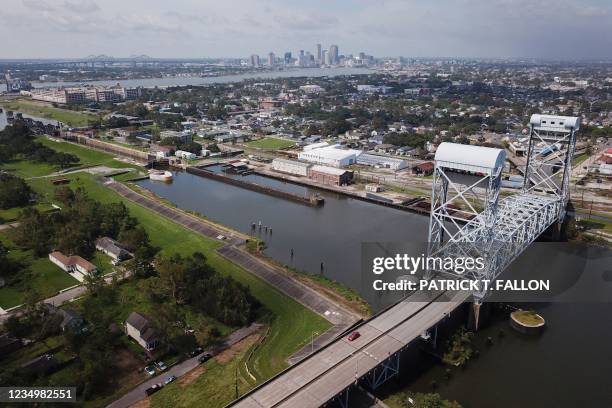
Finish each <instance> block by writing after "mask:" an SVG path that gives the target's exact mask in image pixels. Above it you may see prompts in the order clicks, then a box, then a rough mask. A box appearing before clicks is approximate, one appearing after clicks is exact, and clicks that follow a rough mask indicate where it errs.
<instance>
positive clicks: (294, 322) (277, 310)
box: [29, 173, 330, 405]
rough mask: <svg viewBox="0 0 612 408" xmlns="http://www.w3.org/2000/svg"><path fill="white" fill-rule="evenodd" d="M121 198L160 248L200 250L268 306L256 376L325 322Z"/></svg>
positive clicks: (42, 189) (206, 242) (94, 191)
mask: <svg viewBox="0 0 612 408" xmlns="http://www.w3.org/2000/svg"><path fill="white" fill-rule="evenodd" d="M67 178H69V179H71V183H70V186H71V187H72V188H75V187H83V188H85V189H86V190H87V191H88V193H89V195H90V197H92V198H94V199H96V200H99V201H102V202H111V201H118V200H121V197H120V196H118V195H117V194H115V193H113V192H112V191H110V190H109V189H107V188H105V187H104V186H102V185H100V184H98V183H96V182H95V179H94V177H93V176H91V175H89V174H86V173H78V174H71V175H67ZM29 183H30V185H31V186H32V187H33V188H34V189H35V190H36V191H38V192H39V193H41V194H44V195H46V196H47V197H49V198H50V197H51V195H52V193H53V186H51V185H50V184H49V183H48V182H45V181H44V180H39V179H33V180H30V181H29ZM124 202H125V204H126V205H127V207H128V208H129V209H130V214H131V215H132V216H134V217H136V218H137V219H138V220H139V221H140V223H141V224H142V225H143V226H144V227H145V228H146V229H147V231H148V233H149V236H150V238H151V241H152V244H153V245H155V246H158V247H160V248H161V253H162V254H173V253H180V254H183V255H189V254H191V253H193V252H195V251H201V252H203V253H204V254H206V256H207V257H208V260H209V262H210V264H211V265H212V266H213V267H215V268H216V269H217V270H218V271H220V272H222V273H224V274H227V275H229V276H232V277H234V278H235V279H236V280H238V281H240V282H242V283H243V284H245V285H247V286H248V287H249V288H250V289H251V292H252V293H253V295H254V296H255V297H256V298H257V299H258V300H259V301H260V302H261V303H262V304H263V305H264V306H265V308H266V309H267V310H268V311H269V314H268V315H267V316H265V318H264V319H263V320H266V321H267V322H268V323H269V324H270V331H269V333H268V336H267V337H266V340H265V341H264V342H263V344H262V345H261V346H260V347H259V348H258V349H257V351H256V352H255V353H254V355H253V356H252V358H251V364H250V367H249V369H250V371H251V372H252V373H253V375H255V377H256V378H257V379H258V382H261V381H263V380H265V379H267V378H269V377H271V376H272V375H274V374H276V373H277V372H279V371H280V370H282V369H283V368H285V367H286V366H287V364H286V362H285V360H286V359H287V357H289V356H290V355H291V354H292V353H293V352H295V351H296V350H297V349H299V348H300V347H301V346H303V345H305V344H306V343H307V342H308V341H309V339H310V336H311V333H312V332H313V331H316V332H319V333H322V332H324V331H325V330H326V329H327V328H329V327H330V324H329V322H327V321H326V320H324V319H323V318H322V317H320V316H318V315H316V314H315V313H313V312H312V311H310V310H309V309H307V308H305V307H303V306H302V305H300V304H299V303H297V302H296V301H294V300H293V299H291V298H289V297H288V296H286V295H284V294H282V293H281V292H279V291H277V290H276V289H275V288H273V287H272V286H270V285H268V284H267V283H265V282H263V281H261V280H260V279H258V278H257V277H255V276H253V275H252V274H250V273H248V272H246V271H244V270H243V269H241V268H239V267H238V266H236V265H234V264H233V263H231V262H229V261H227V260H226V259H224V258H223V257H221V256H219V255H218V254H217V253H216V252H214V250H215V249H216V248H218V247H219V246H220V245H222V244H221V243H220V242H218V241H216V240H213V239H209V238H206V237H203V236H201V235H199V234H196V233H194V232H191V231H190V230H187V229H185V228H183V227H182V226H180V225H178V224H175V223H173V222H171V221H170V220H167V219H165V218H161V217H159V216H158V215H157V214H155V213H153V212H151V211H149V210H147V209H145V208H143V207H140V206H138V205H136V204H134V203H132V202H129V201H124ZM228 364H231V363H228ZM230 372H231V369H230ZM233 381H234V378H233V376H232V375H229V376H224V377H222V378H219V379H218V380H217V381H215V382H210V383H206V384H209V386H210V387H219V383H223V384H224V387H226V388H230V387H231V384H232V383H233ZM206 384H205V385H206ZM166 392H168V393H171V392H172V388H171V387H169V388H168V389H167V390H162V391H160V392H159V394H160V397H161V396H164V395H165V393H166ZM215 392H216V389H211V388H203V387H202V386H197V385H195V384H194V385H190V386H187V387H186V388H185V389H183V390H181V392H180V393H181V395H182V396H183V397H185V398H188V399H189V400H190V401H193V403H194V404H195V405H197V404H196V403H195V401H201V400H200V399H199V398H200V397H202V398H205V397H206V396H207V395H210V394H211V393H215ZM183 394H185V395H183ZM232 396H233V395H227V396H225V397H224V398H223V401H224V402H229V401H230V400H231V398H232ZM220 405H223V404H221V403H220Z"/></svg>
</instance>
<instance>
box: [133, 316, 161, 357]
mask: <svg viewBox="0 0 612 408" xmlns="http://www.w3.org/2000/svg"><path fill="white" fill-rule="evenodd" d="M125 331H126V333H127V335H128V336H130V337H131V338H133V339H134V340H136V343H138V344H140V345H141V346H142V347H143V348H144V349H145V350H147V351H153V350H155V348H156V347H157V346H159V344H160V343H161V341H160V337H159V332H158V331H157V330H156V328H155V326H154V325H153V323H152V320H151V319H150V318H149V317H148V316H145V315H144V314H142V313H138V312H132V313H130V315H129V316H128V318H127V320H126V321H125Z"/></svg>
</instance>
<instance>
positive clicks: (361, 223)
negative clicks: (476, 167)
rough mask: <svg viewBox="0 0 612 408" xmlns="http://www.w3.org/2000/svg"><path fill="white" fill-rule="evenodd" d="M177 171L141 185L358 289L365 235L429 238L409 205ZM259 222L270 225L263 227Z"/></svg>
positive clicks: (278, 255) (286, 260) (285, 260)
mask: <svg viewBox="0 0 612 408" xmlns="http://www.w3.org/2000/svg"><path fill="white" fill-rule="evenodd" d="M174 176H175V177H174V180H173V182H172V184H164V183H159V182H155V181H151V180H143V181H140V182H138V184H139V185H140V186H142V187H145V188H147V189H149V190H151V191H153V192H154V193H156V194H157V195H159V196H160V197H163V198H166V199H168V200H170V201H172V202H174V203H176V204H177V205H178V206H179V207H181V208H184V209H187V210H192V211H197V212H199V213H201V214H203V215H205V216H206V217H208V218H210V219H211V220H214V221H217V222H219V223H221V224H224V225H228V226H230V227H232V228H234V229H237V230H239V231H242V232H244V233H247V234H254V235H255V236H257V237H258V238H260V239H262V240H264V241H265V242H266V245H267V249H266V250H265V253H266V254H267V255H269V256H270V257H272V258H274V259H276V260H277V261H278V262H280V263H282V264H285V265H289V266H292V267H294V268H297V269H299V270H302V271H306V272H310V273H321V264H322V265H323V274H324V275H325V276H327V277H328V278H331V279H334V280H337V281H339V282H342V283H343V284H345V285H347V286H349V287H351V288H353V289H359V288H360V286H361V265H360V262H361V255H360V254H361V243H362V242H366V241H369V242H383V241H402V240H406V239H407V238H408V237H415V239H421V240H422V241H425V234H426V228H427V222H428V219H427V218H426V217H423V216H419V215H416V214H412V213H408V212H405V211H400V210H395V209H392V208H387V207H383V206H380V205H376V204H372V203H368V202H364V201H361V200H357V199H354V198H350V197H346V196H342V195H339V194H335V193H331V192H327V191H323V190H318V189H312V188H309V187H304V186H299V185H295V184H292V183H286V182H283V181H280V180H275V179H270V178H267V177H263V176H259V175H255V174H251V175H248V176H236V177H239V178H241V179H242V180H245V181H250V182H254V183H258V184H261V185H266V186H270V187H274V188H276V189H280V190H283V191H288V192H291V193H294V194H298V195H301V196H308V197H309V196H311V195H314V194H320V195H321V196H323V198H325V205H323V206H322V207H311V206H308V205H304V204H300V203H297V202H293V201H288V200H283V199H279V198H276V197H272V196H269V195H267V194H263V193H257V192H253V191H250V190H246V189H243V188H239V187H235V186H232V185H228V184H226V183H223V182H220V181H216V180H211V179H207V178H203V177H200V176H196V175H192V174H189V173H183V172H175V173H174ZM260 221H261V224H262V226H268V227H269V228H272V232H271V233H270V232H268V233H266V231H265V228H262V229H261V230H260V229H259V223H260ZM253 223H255V224H256V225H257V227H256V228H255V230H253V229H252V224H253ZM417 237H418V238H417ZM292 250H293V257H292V256H291V252H292Z"/></svg>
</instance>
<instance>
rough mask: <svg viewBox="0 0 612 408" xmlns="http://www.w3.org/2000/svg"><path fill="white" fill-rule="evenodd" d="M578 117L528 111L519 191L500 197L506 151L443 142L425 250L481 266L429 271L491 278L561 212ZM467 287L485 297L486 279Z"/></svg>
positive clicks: (477, 297)
mask: <svg viewBox="0 0 612 408" xmlns="http://www.w3.org/2000/svg"><path fill="white" fill-rule="evenodd" d="M579 124H580V120H579V119H578V118H574V117H565V116H546V115H533V116H532V117H531V120H530V138H529V149H528V158H527V167H526V169H525V178H524V183H523V184H524V185H523V189H522V192H521V193H519V194H515V195H511V196H508V197H506V198H504V199H500V187H501V179H502V170H503V166H504V162H505V158H506V155H505V151H504V150H501V149H492V148H486V147H480V146H467V145H457V144H452V143H442V144H441V145H440V146H439V147H438V151H437V153H436V158H435V162H436V163H435V169H434V174H433V186H432V200H431V215H430V222H429V236H428V256H429V257H440V258H446V257H451V258H454V259H456V258H479V257H480V258H483V260H484V268H476V267H473V268H466V270H465V271H463V272H461V273H457V272H456V271H447V270H441V269H440V268H435V267H433V268H430V270H428V276H429V277H430V278H431V277H433V276H434V275H439V274H443V275H444V274H449V275H452V276H454V277H456V278H458V279H471V280H488V281H493V280H495V279H496V278H497V277H498V276H499V274H501V273H502V272H503V271H504V270H505V268H506V267H507V266H508V265H509V264H510V263H511V262H512V261H513V260H514V259H516V258H517V257H518V256H519V255H520V254H521V253H522V252H523V251H524V250H525V249H526V248H527V247H528V246H529V245H530V244H531V243H532V242H533V241H535V240H536V239H537V238H538V237H539V236H540V235H541V234H542V233H543V232H544V231H546V230H547V229H548V228H549V227H550V226H551V225H553V224H555V223H560V222H562V221H563V219H564V217H565V208H566V205H567V202H568V200H569V176H570V173H571V163H572V158H573V155H574V149H575V143H576V136H575V133H576V131H577V130H578V127H579ZM481 289H482V290H480V291H477V292H476V293H473V295H474V298H475V300H476V302H480V301H482V299H483V298H484V297H485V296H486V294H487V293H486V291H485V290H484V286H481Z"/></svg>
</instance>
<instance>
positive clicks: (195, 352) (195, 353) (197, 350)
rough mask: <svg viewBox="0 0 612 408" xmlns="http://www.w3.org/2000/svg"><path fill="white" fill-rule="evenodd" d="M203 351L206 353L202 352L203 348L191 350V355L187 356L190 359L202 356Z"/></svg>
mask: <svg viewBox="0 0 612 408" xmlns="http://www.w3.org/2000/svg"><path fill="white" fill-rule="evenodd" d="M202 351H204V350H202V347H196V348H194V349H193V350H191V351H190V352H189V353H187V356H188V357H195V356H197V355H198V354H200V353H201V352H202Z"/></svg>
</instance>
